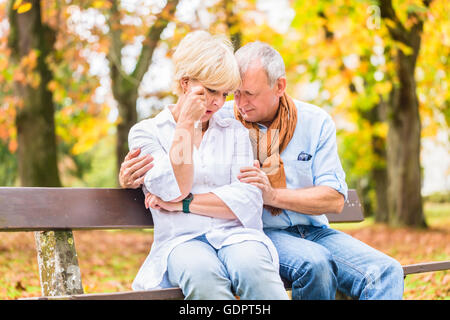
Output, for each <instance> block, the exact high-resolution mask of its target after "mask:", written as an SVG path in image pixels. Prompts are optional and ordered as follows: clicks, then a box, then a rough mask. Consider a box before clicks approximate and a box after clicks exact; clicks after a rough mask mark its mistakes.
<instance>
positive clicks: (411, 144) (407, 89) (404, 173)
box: [387, 48, 426, 227]
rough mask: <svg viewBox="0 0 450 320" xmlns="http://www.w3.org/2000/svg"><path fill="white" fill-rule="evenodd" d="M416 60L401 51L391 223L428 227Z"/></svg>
mask: <svg viewBox="0 0 450 320" xmlns="http://www.w3.org/2000/svg"><path fill="white" fill-rule="evenodd" d="M417 52H418V48H417ZM413 58H414V57H411V56H406V55H405V54H404V53H403V52H402V51H401V50H398V56H397V75H398V78H399V86H398V88H396V89H395V90H396V92H395V98H394V101H393V103H392V104H391V105H390V115H389V117H388V119H389V120H388V122H389V132H388V144H387V160H388V176H389V184H390V185H389V189H388V192H389V222H390V223H391V224H393V225H407V226H412V227H426V222H425V217H424V214H423V205H422V196H421V188H422V183H421V168H420V132H421V124H420V116H419V104H418V100H417V96H416V83H415V79H414V66H415V61H411V60H412V59H413Z"/></svg>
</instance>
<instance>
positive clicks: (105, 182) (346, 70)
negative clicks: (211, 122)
mask: <svg viewBox="0 0 450 320" xmlns="http://www.w3.org/2000/svg"><path fill="white" fill-rule="evenodd" d="M449 17H450V3H449V2H448V1H447V0H432V1H431V0H430V1H427V0H423V1H419V0H391V1H390V0H378V1H369V0H353V1H350V0H335V1H325V0H307V1H306V0H305V1H303V0H298V1H292V0H240V1H233V0H206V1H200V0H192V1H188V0H168V1H164V0H82V1H77V0H60V1H56V0H49V1H39V0H0V186H47V187H50V186H51V187H118V179H117V173H118V167H119V165H120V163H121V162H122V160H123V158H124V156H125V154H126V153H127V152H128V146H127V136H128V131H129V129H130V127H131V126H132V125H133V124H135V123H136V122H137V121H139V120H141V119H144V118H147V117H151V116H154V115H155V114H157V113H158V112H159V111H160V110H161V108H162V107H163V106H164V105H166V104H168V103H172V102H175V100H174V96H173V94H172V93H171V88H170V85H171V72H172V65H171V61H170V58H171V55H172V53H173V50H174V48H175V47H176V45H177V43H178V42H179V41H180V39H181V38H183V36H184V35H185V34H186V33H188V32H190V31H193V30H198V29H204V30H208V31H210V32H211V33H222V34H227V35H228V36H229V37H230V39H231V40H232V41H233V45H234V46H235V48H236V49H237V48H239V47H240V46H242V45H244V44H245V43H247V42H250V41H254V40H260V41H265V42H267V43H269V44H271V45H272V46H273V47H274V48H276V49H277V50H278V51H279V52H280V53H281V55H282V56H283V58H284V61H285V63H286V71H287V78H288V87H287V92H288V94H290V95H291V96H292V97H295V98H297V99H299V100H303V101H306V102H309V103H312V104H316V105H318V106H320V107H322V108H323V109H325V110H326V111H327V112H328V113H330V114H331V116H332V117H333V119H334V121H335V123H336V127H337V139H338V151H339V154H340V156H341V161H342V164H343V167H344V170H345V172H346V180H347V184H348V186H349V188H353V189H356V190H357V191H358V194H359V197H360V199H361V201H362V202H363V204H364V213H365V216H366V220H365V221H364V222H363V223H362V224H356V225H349V226H347V225H339V226H336V228H340V229H342V230H344V231H346V232H348V233H350V234H352V235H353V236H355V237H357V238H359V239H361V240H363V241H364V242H366V243H368V244H370V245H372V246H374V247H376V248H378V249H380V250H382V251H383V252H385V253H387V254H389V255H391V256H393V257H394V258H396V259H398V260H399V261H400V262H401V263H402V264H407V263H415V262H420V261H432V260H449V259H450V131H449V124H450V90H449V83H450V73H449V70H450V19H449ZM230 98H231V99H232V98H233V97H232V96H231V97H230ZM74 234H75V241H76V246H77V249H78V256H79V260H80V267H81V270H82V277H83V284H84V286H85V291H86V292H107V291H121V290H130V285H131V281H132V279H133V278H134V276H135V274H136V273H137V270H138V268H139V266H140V265H141V263H142V262H143V260H144V259H145V256H146V255H147V253H148V250H149V247H150V244H151V240H152V233H151V232H144V231H120V232H119V231H117V232H106V231H95V232H74ZM92 242H94V243H95V244H96V245H95V246H92V245H90V243H92ZM35 257H36V256H35V251H34V239H33V235H32V234H28V233H23V234H17V233H16V234H12V233H11V234H9V233H3V234H0V274H1V276H0V299H15V298H18V297H24V296H36V295H39V294H40V288H39V279H38V271H37V265H36V261H35V260H36V259H35ZM406 281H407V282H406V287H405V298H407V299H450V272H448V271H446V272H437V273H430V274H424V275H414V276H409V277H407V280H406Z"/></svg>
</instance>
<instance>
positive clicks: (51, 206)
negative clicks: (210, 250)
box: [0, 187, 364, 231]
mask: <svg viewBox="0 0 450 320" xmlns="http://www.w3.org/2000/svg"><path fill="white" fill-rule="evenodd" d="M327 217H328V220H329V221H330V222H357V221H362V220H364V217H363V213H362V207H361V204H360V202H359V199H358V196H357V194H356V191H355V190H349V193H348V201H346V203H345V207H344V210H343V212H342V213H340V214H327ZM146 228H153V220H152V216H151V214H150V213H149V212H148V210H147V209H145V206H144V195H143V193H142V191H141V190H140V189H137V190H131V189H105V188H37V187H33V188H31V187H28V188H27V187H0V231H46V230H66V229H72V230H86V229H146Z"/></svg>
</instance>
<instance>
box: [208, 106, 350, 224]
mask: <svg viewBox="0 0 450 320" xmlns="http://www.w3.org/2000/svg"><path fill="white" fill-rule="evenodd" d="M294 103H295V105H296V106H297V112H298V115H297V126H296V128H295V131H294V135H293V137H292V139H291V141H290V142H289V144H288V145H287V147H286V149H285V150H283V152H282V153H281V159H282V160H283V164H284V170H285V173H286V187H287V188H288V189H299V188H307V187H312V186H328V187H331V188H333V189H335V190H337V191H338V192H340V193H341V194H343V195H344V197H345V200H347V191H348V187H347V184H346V183H345V173H344V170H343V169H342V165H341V161H340V160H339V155H338V152H337V143H336V127H335V124H334V122H333V120H332V118H331V116H330V115H329V114H328V113H327V112H325V111H324V110H322V109H321V108H319V107H317V106H314V105H312V104H309V103H305V102H301V101H298V100H294ZM233 105H234V101H228V102H227V103H225V105H224V106H223V107H222V109H220V110H219V111H218V112H217V114H216V115H217V116H220V117H224V118H226V117H234V111H233ZM258 125H259V127H260V128H261V129H262V130H267V128H266V127H265V126H263V125H261V124H258ZM295 225H314V226H318V227H327V226H328V225H329V224H328V219H327V217H326V216H325V214H322V215H308V214H302V213H301V212H295V211H290V210H283V211H282V213H281V214H280V215H277V216H273V215H272V214H271V213H270V211H268V210H267V209H264V212H263V226H264V228H277V229H285V228H288V227H291V226H295Z"/></svg>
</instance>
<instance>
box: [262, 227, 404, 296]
mask: <svg viewBox="0 0 450 320" xmlns="http://www.w3.org/2000/svg"><path fill="white" fill-rule="evenodd" d="M264 232H265V233H266V234H267V235H268V236H269V238H270V239H271V240H272V242H273V243H274V245H275V247H276V248H277V250H278V254H279V257H280V275H281V277H282V278H284V279H286V280H288V281H290V282H291V283H292V299H334V298H335V296H336V290H339V291H340V292H342V293H344V294H346V295H347V296H350V297H352V298H356V299H362V300H363V299H364V300H366V299H402V296H403V269H402V266H401V265H400V263H398V262H397V261H396V260H394V259H393V258H391V257H389V256H387V255H385V254H383V253H382V252H380V251H378V250H375V249H374V248H372V247H370V246H368V245H366V244H365V243H363V242H361V241H359V240H357V239H355V238H353V237H351V236H350V235H348V234H346V233H344V232H340V231H338V230H334V229H331V228H320V227H314V226H293V227H290V228H287V229H264Z"/></svg>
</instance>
